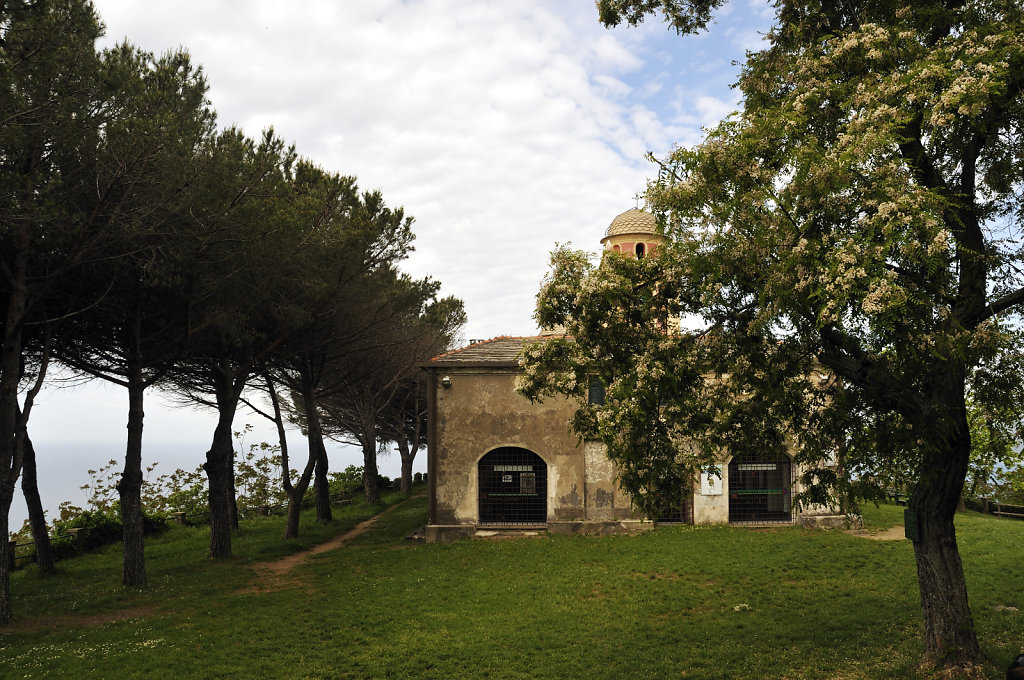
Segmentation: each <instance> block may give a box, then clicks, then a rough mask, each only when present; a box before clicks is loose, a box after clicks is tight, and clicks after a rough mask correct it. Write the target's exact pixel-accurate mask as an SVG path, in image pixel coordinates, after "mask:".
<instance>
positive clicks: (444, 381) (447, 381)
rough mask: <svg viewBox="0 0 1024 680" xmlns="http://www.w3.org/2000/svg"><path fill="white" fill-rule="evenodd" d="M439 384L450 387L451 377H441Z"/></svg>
mask: <svg viewBox="0 0 1024 680" xmlns="http://www.w3.org/2000/svg"><path fill="white" fill-rule="evenodd" d="M441 384H442V385H444V386H445V387H451V386H452V379H451V378H449V377H448V376H445V377H443V378H441Z"/></svg>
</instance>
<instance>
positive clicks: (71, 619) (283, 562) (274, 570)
mask: <svg viewBox="0 0 1024 680" xmlns="http://www.w3.org/2000/svg"><path fill="white" fill-rule="evenodd" d="M414 498H422V494H420V495H417V496H410V497H409V498H407V499H405V500H403V501H401V502H399V503H395V504H394V505H392V506H391V507H389V508H385V509H384V510H383V511H381V512H379V513H377V514H376V515H374V516H373V517H370V518H369V519H366V520H363V521H362V522H360V523H359V524H357V525H355V526H354V527H352V528H351V529H349V530H348V531H346V532H345V533H343V534H338V535H337V536H335V537H334V538H331V539H328V540H326V541H324V542H323V543H318V544H317V545H315V546H313V547H312V548H309V549H308V550H303V551H301V552H297V553H293V554H291V555H288V556H286V557H282V558H280V559H277V560H273V561H269V562H257V563H256V564H253V565H250V567H249V568H250V569H252V570H253V571H254V572H255V573H256V576H257V580H256V583H255V584H253V585H252V586H249V587H248V588H245V589H243V590H242V591H240V592H248V593H253V592H267V591H270V590H276V589H278V588H280V587H281V586H284V585H288V584H291V583H295V582H296V581H298V579H296V578H295V577H292V576H289V572H290V571H291V570H292V569H294V568H295V567H297V566H299V565H300V564H305V563H306V562H308V561H309V559H310V558H311V557H312V556H313V555H319V554H321V553H325V552H328V551H329V550H336V549H338V548H340V547H342V546H343V545H345V544H346V543H348V542H349V541H351V540H352V539H353V538H355V537H356V536H359V535H360V534H363V533H366V531H367V529H369V528H370V527H372V526H373V525H374V524H376V522H377V520H378V519H380V518H381V517H383V516H384V515H385V514H387V513H389V512H391V511H392V510H394V509H395V508H398V507H400V506H402V505H403V504H405V503H407V502H408V501H411V500H413V499H414ZM156 613H157V607H154V606H144V607H131V608H129V609H121V610H118V611H113V612H109V613H106V614H63V615H60V616H40V617H37V618H31V619H16V620H14V621H13V622H11V623H10V624H8V625H7V626H4V627H3V628H0V634H2V633H28V634H31V633H41V632H46V631H52V630H58V629H67V628H92V627H94V626H101V625H103V624H105V623H113V622H115V621H125V620H127V619H136V618H144V617H146V616H152V615H153V614H156Z"/></svg>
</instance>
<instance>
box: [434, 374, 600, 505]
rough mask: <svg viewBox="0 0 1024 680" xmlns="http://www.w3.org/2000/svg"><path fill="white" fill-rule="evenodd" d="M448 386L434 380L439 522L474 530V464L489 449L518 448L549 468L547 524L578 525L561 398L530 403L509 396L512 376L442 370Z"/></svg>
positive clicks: (574, 470) (572, 454)
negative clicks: (568, 522)
mask: <svg viewBox="0 0 1024 680" xmlns="http://www.w3.org/2000/svg"><path fill="white" fill-rule="evenodd" d="M444 375H446V376H448V377H449V378H450V379H451V387H444V386H443V385H441V383H440V381H437V386H436V388H435V389H436V392H435V399H436V409H437V411H436V415H437V420H436V424H435V426H436V428H437V432H436V433H435V436H436V439H435V441H436V449H437V450H436V451H435V453H434V455H435V456H436V468H435V472H434V474H435V475H436V482H435V483H436V485H437V486H436V489H437V508H436V513H437V523H438V524H465V523H475V522H476V521H477V519H478V516H479V508H478V503H477V498H478V486H477V481H478V480H477V462H478V461H479V460H480V458H481V457H483V455H484V454H486V453H487V452H488V451H491V450H492V449H495V448H498V447H501V446H518V447H522V448H524V449H529V450H530V451H533V452H534V453H536V454H537V455H539V456H540V457H541V458H543V459H544V461H545V462H546V463H547V465H548V496H547V506H548V521H557V520H580V519H583V515H584V512H583V503H584V500H583V496H584V488H585V486H584V467H583V456H582V455H581V451H580V449H579V447H578V446H577V443H576V437H575V435H573V434H571V433H570V432H569V426H568V422H569V418H570V416H571V415H572V413H573V412H574V410H575V406H574V404H573V403H572V402H570V401H568V400H566V399H548V400H545V401H544V402H543V403H540V404H532V403H530V401H529V400H528V399H526V398H525V397H523V396H521V395H519V394H516V392H515V376H516V371H514V370H512V369H509V370H493V369H488V370H486V371H484V370H479V369H470V368H459V367H452V368H446V369H445V371H444Z"/></svg>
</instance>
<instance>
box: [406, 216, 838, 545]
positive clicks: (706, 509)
mask: <svg viewBox="0 0 1024 680" xmlns="http://www.w3.org/2000/svg"><path fill="white" fill-rule="evenodd" d="M662 238H663V237H661V236H660V235H659V234H658V233H657V229H656V224H655V219H654V216H653V215H651V214H650V213H648V212H645V211H643V210H637V209H632V210H627V211H626V212H624V213H622V214H621V215H619V216H617V217H616V218H615V219H614V220H612V223H611V225H609V227H608V229H607V231H606V232H605V235H604V238H603V239H602V240H601V243H602V245H603V246H604V249H605V250H609V251H613V252H620V253H626V254H628V255H630V256H632V257H647V256H652V255H655V254H656V253H657V251H658V248H659V246H660V244H661V242H662ZM553 332H557V330H556V331H553ZM544 339H545V335H541V336H538V337H499V338H494V339H492V340H486V341H480V342H472V343H471V344H469V345H468V346H466V347H463V348H461V349H457V350H454V351H451V352H447V353H445V354H442V355H441V356H438V357H435V358H434V359H432V360H431V361H430V363H429V364H428V365H427V366H425V367H424V368H425V370H426V373H427V382H428V395H429V406H428V409H429V415H428V421H429V424H428V438H429V439H428V446H427V451H428V462H427V465H428V467H427V472H428V485H429V499H430V519H429V523H428V525H427V528H426V538H427V540H428V541H450V540H455V539H458V538H464V537H473V536H480V535H489V534H492V533H494V532H506V531H514V530H518V531H530V530H532V531H541V530H546V531H548V532H556V533H567V534H575V533H590V534H601V533H632V532H639V531H645V530H648V529H651V528H653V527H654V526H655V525H656V524H660V523H699V524H707V523H727V522H728V523H743V524H764V523H787V524H788V523H794V522H797V521H799V522H801V523H806V524H826V525H830V524H836V523H839V522H841V521H842V518H841V517H838V516H836V515H834V514H832V513H831V512H830V511H829V510H828V509H825V508H817V509H810V510H805V511H804V512H803V513H798V512H797V510H796V507H795V506H794V504H793V503H792V500H791V499H792V497H793V494H794V493H797V492H799V490H800V489H799V481H798V473H799V471H798V470H797V469H796V466H795V465H793V463H792V462H791V461H790V460H789V459H788V458H785V457H783V459H768V458H766V457H764V456H760V455H759V454H758V453H756V452H753V453H747V454H744V455H742V456H736V457H735V458H730V459H725V460H723V461H721V465H720V470H719V472H720V475H721V477H719V476H718V474H709V473H708V472H704V473H702V474H700V475H697V474H695V475H694V480H693V487H692V490H691V493H689V494H685V495H684V497H682V498H680V499H679V505H678V507H677V508H676V509H675V510H674V511H673V512H672V513H671V514H670V515H669V516H666V517H658V518H645V517H641V516H638V515H637V514H636V512H635V511H634V510H633V508H632V507H631V505H630V501H629V497H628V496H627V495H626V493H625V492H623V491H622V490H621V489H619V487H618V484H617V480H616V470H615V465H614V463H612V461H610V460H609V459H608V457H607V455H606V453H605V448H604V444H603V443H600V442H596V441H585V442H583V443H579V442H578V441H577V437H576V435H575V434H574V433H573V432H572V431H571V430H570V428H569V425H568V422H569V419H570V418H571V416H572V415H573V413H574V412H575V409H576V407H577V404H576V402H575V401H572V400H570V399H567V398H549V399H545V400H544V401H543V402H542V403H531V402H530V401H529V400H528V399H527V398H526V397H523V396H521V395H520V394H518V393H516V391H515V380H516V376H517V375H518V374H519V372H520V368H519V362H518V355H519V352H520V350H521V349H522V347H523V344H524V343H527V342H538V341H541V342H542V341H543V340H544Z"/></svg>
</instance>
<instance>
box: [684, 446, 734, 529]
mask: <svg viewBox="0 0 1024 680" xmlns="http://www.w3.org/2000/svg"><path fill="white" fill-rule="evenodd" d="M718 469H719V471H720V472H721V473H722V478H721V479H719V478H718V477H717V476H716V475H712V476H711V478H710V479H702V480H700V481H699V483H698V484H695V485H694V496H693V523H694V524H725V523H727V522H728V521H729V463H728V461H723V462H720V463H719V464H718ZM701 476H702V477H707V474H706V473H702V475H701Z"/></svg>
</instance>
